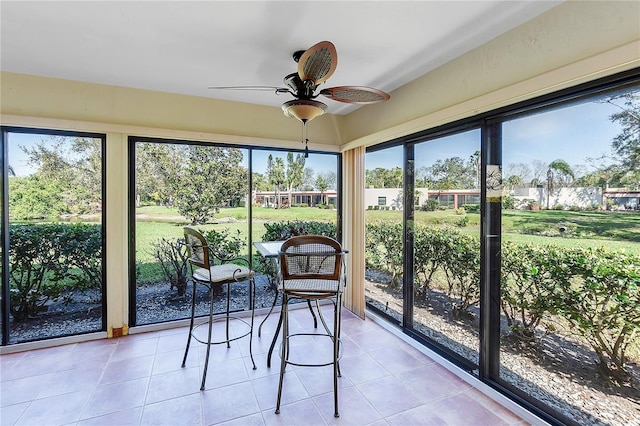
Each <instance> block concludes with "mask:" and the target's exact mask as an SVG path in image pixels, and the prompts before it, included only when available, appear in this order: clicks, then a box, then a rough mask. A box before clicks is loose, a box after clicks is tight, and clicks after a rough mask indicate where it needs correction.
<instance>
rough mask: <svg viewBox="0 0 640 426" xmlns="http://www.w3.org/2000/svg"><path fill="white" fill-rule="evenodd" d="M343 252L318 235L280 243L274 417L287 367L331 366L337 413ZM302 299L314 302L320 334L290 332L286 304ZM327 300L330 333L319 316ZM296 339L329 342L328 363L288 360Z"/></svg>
mask: <svg viewBox="0 0 640 426" xmlns="http://www.w3.org/2000/svg"><path fill="white" fill-rule="evenodd" d="M344 255H345V252H344V251H343V249H342V246H341V245H340V243H339V242H337V241H336V240H334V239H332V238H329V237H325V236H321V235H300V236H296V237H292V238H290V239H288V240H287V241H285V242H284V244H282V248H281V249H280V256H279V259H280V271H281V280H280V286H281V288H280V290H281V292H282V310H281V312H280V314H281V321H282V345H281V348H280V358H281V359H280V362H281V364H280V381H279V384H278V398H277V402H276V410H275V412H276V414H278V413H279V412H280V402H281V397H282V385H283V379H284V373H285V369H286V367H287V364H292V365H296V366H301V367H324V366H328V365H333V394H334V416H335V417H339V415H340V414H339V412H338V377H340V366H339V359H340V355H341V346H340V313H341V305H342V293H343V290H344V285H345V279H344V275H343V273H342V271H343V257H344ZM292 299H303V300H307V301H315V303H316V307H317V310H318V315H319V317H320V320H321V321H322V324H323V326H324V328H325V332H326V333H324V334H321V333H294V334H290V333H289V301H291V300H292ZM321 300H330V301H331V302H332V303H333V330H331V329H330V328H329V327H328V326H327V323H326V322H325V320H324V318H323V316H322V310H321V309H320V306H319V303H318V302H319V301H321ZM298 336H314V338H315V337H318V336H320V337H327V338H329V339H331V341H332V354H331V360H330V361H328V362H323V363H307V362H305V361H304V360H292V359H290V357H289V355H290V340H291V339H295V338H296V337H298Z"/></svg>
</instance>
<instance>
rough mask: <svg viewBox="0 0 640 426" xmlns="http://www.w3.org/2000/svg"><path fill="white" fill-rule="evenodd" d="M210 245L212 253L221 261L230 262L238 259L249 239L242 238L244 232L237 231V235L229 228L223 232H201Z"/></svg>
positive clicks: (213, 230) (212, 230)
mask: <svg viewBox="0 0 640 426" xmlns="http://www.w3.org/2000/svg"><path fill="white" fill-rule="evenodd" d="M199 232H200V233H201V234H202V236H203V237H204V239H205V240H206V241H207V244H208V245H209V250H210V251H211V253H212V254H213V255H214V256H215V257H216V258H218V259H219V260H220V261H223V262H228V261H230V260H233V259H237V258H238V257H239V256H240V252H241V251H242V249H243V248H244V247H246V245H247V239H246V238H243V237H242V232H241V231H240V230H239V229H236V233H235V235H233V234H232V233H231V231H230V230H229V228H225V229H223V230H222V231H217V230H215V229H211V230H209V231H203V230H199Z"/></svg>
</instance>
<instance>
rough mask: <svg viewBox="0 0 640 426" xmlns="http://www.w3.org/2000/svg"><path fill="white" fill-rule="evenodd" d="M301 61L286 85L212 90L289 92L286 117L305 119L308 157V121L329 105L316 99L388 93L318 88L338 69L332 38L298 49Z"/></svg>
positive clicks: (368, 98)
mask: <svg viewBox="0 0 640 426" xmlns="http://www.w3.org/2000/svg"><path fill="white" fill-rule="evenodd" d="M293 60H294V61H296V62H297V63H298V72H294V73H292V74H289V75H287V76H286V77H284V84H285V85H286V86H287V87H272V86H212V87H209V89H229V90H263V91H273V92H274V93H275V94H277V95H282V94H290V95H292V96H293V97H294V98H295V99H294V100H291V101H287V102H285V103H283V104H282V110H283V111H284V114H285V115H286V116H287V117H294V118H297V119H298V120H300V121H301V122H302V132H303V134H302V138H303V142H304V143H305V156H308V149H307V148H306V144H307V143H308V142H309V139H307V137H306V134H305V132H306V124H307V123H308V122H309V121H311V120H313V119H314V118H316V117H318V116H319V115H322V114H324V112H325V110H326V109H327V105H326V104H324V103H322V102H320V101H317V100H315V98H317V97H318V96H320V95H322V96H324V97H327V98H329V99H332V100H334V101H338V102H344V103H349V104H373V103H377V102H382V101H386V100H388V99H389V95H388V94H387V93H385V92H383V91H381V90H378V89H373V88H371V87H363V86H338V87H329V88H326V89H321V90H318V86H320V85H321V84H322V83H324V82H325V81H326V80H327V79H328V78H329V77H331V75H332V74H333V73H334V71H335V70H336V67H337V65H338V54H337V53H336V47H335V46H334V45H333V43H331V42H330V41H321V42H319V43H317V44H314V45H313V46H311V47H310V48H309V49H307V50H299V51H297V52H295V53H294V54H293Z"/></svg>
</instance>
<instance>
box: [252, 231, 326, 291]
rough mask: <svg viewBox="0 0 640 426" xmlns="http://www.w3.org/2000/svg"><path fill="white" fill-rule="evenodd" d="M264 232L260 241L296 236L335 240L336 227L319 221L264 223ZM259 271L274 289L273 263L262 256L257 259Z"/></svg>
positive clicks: (280, 239) (275, 273) (275, 271)
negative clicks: (320, 236) (319, 236)
mask: <svg viewBox="0 0 640 426" xmlns="http://www.w3.org/2000/svg"><path fill="white" fill-rule="evenodd" d="M264 227H265V228H266V232H265V233H264V234H263V235H262V241H284V240H287V239H289V238H291V237H295V236H297V235H324V236H327V237H331V238H336V236H337V227H336V225H335V224H334V223H330V222H319V221H301V220H295V221H281V222H275V223H265V224H264ZM258 265H259V267H260V269H259V270H260V271H261V272H262V273H264V274H265V275H266V276H267V277H268V280H269V286H270V287H271V288H275V285H276V276H277V270H276V266H275V264H274V262H272V261H271V259H267V258H265V257H263V256H259V257H258Z"/></svg>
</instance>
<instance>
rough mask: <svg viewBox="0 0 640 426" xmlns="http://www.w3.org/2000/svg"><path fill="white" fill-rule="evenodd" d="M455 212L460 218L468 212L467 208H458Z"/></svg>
mask: <svg viewBox="0 0 640 426" xmlns="http://www.w3.org/2000/svg"><path fill="white" fill-rule="evenodd" d="M453 212H454V213H455V214H457V215H458V216H462V215H464V214H467V211H466V210H465V208H464V207H459V208H457V209H454V210H453Z"/></svg>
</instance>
